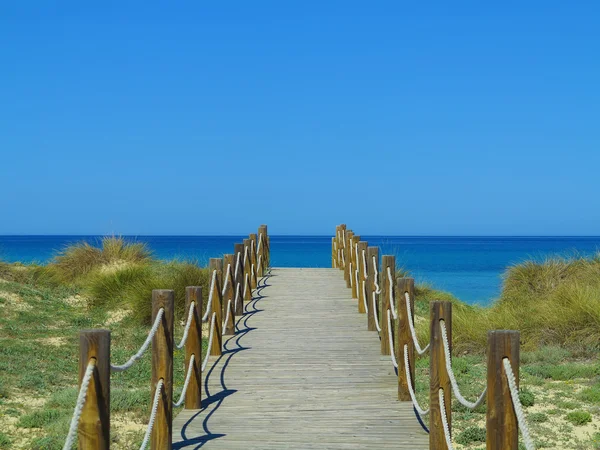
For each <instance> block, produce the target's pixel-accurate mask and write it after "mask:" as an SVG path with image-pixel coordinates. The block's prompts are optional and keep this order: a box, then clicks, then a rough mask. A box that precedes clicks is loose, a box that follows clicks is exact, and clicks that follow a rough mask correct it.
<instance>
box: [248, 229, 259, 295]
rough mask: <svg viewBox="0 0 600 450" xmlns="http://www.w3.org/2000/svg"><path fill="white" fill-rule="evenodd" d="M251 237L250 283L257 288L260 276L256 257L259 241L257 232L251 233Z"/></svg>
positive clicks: (253, 287)
mask: <svg viewBox="0 0 600 450" xmlns="http://www.w3.org/2000/svg"><path fill="white" fill-rule="evenodd" d="M249 239H250V262H251V265H250V269H251V273H250V283H251V285H252V289H256V286H257V284H258V276H257V270H258V267H257V264H258V259H257V257H256V250H257V245H258V242H257V240H256V233H251V234H250V236H249Z"/></svg>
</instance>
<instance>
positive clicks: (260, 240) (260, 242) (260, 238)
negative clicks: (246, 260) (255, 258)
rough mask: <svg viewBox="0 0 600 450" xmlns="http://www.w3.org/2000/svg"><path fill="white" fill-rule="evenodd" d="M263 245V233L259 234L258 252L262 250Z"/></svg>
mask: <svg viewBox="0 0 600 450" xmlns="http://www.w3.org/2000/svg"><path fill="white" fill-rule="evenodd" d="M261 247H262V233H260V234H259V235H258V245H257V246H256V253H257V254H258V253H259V252H260V248H261Z"/></svg>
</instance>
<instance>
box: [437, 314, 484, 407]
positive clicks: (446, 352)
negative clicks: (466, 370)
mask: <svg viewBox="0 0 600 450" xmlns="http://www.w3.org/2000/svg"><path fill="white" fill-rule="evenodd" d="M440 330H441V331H442V343H443V344H444V357H445V358H444V359H445V360H446V372H448V376H449V378H450V384H451V385H452V390H453V391H454V396H455V397H456V400H458V401H459V403H461V404H462V405H463V406H466V407H467V408H469V409H475V408H477V407H478V406H479V405H481V403H482V402H483V401H484V400H485V394H486V392H487V387H486V388H485V389H484V390H483V392H482V394H481V395H480V396H479V398H477V400H476V401H475V402H470V401H468V400H467V399H466V398H464V397H463V395H462V394H461V393H460V389H459V388H458V383H457V381H456V377H455V376H454V371H453V370H452V362H451V359H450V343H449V342H448V331H447V330H446V322H445V321H444V320H440Z"/></svg>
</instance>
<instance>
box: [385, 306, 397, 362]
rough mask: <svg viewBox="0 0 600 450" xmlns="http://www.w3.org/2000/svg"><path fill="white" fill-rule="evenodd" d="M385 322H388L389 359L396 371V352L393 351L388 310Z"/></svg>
mask: <svg viewBox="0 0 600 450" xmlns="http://www.w3.org/2000/svg"><path fill="white" fill-rule="evenodd" d="M387 322H388V339H389V343H390V358H391V360H392V364H393V365H394V367H395V368H396V369H397V368H398V361H396V351H395V350H394V336H393V335H392V319H391V318H390V310H389V309H388V310H387Z"/></svg>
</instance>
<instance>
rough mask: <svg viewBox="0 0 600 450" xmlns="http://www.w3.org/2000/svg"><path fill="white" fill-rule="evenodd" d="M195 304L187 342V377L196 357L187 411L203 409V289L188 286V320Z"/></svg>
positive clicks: (186, 292) (186, 394) (186, 314)
mask: <svg viewBox="0 0 600 450" xmlns="http://www.w3.org/2000/svg"><path fill="white" fill-rule="evenodd" d="M192 302H193V303H194V312H193V313H192V322H191V324H190V332H189V334H188V338H187V341H185V370H186V375H187V370H188V367H189V366H190V358H191V357H192V355H194V364H192V370H193V373H192V376H191V377H190V384H189V386H188V389H187V391H186V393H185V409H200V408H201V407H202V372H201V371H200V369H201V367H202V288H201V287H200V286H188V287H186V288H185V316H184V317H186V318H187V316H188V314H189V311H190V305H191V304H192Z"/></svg>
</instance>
